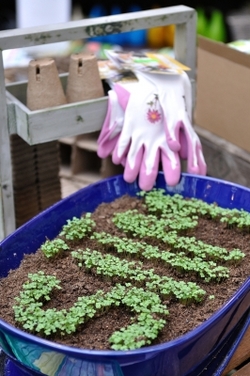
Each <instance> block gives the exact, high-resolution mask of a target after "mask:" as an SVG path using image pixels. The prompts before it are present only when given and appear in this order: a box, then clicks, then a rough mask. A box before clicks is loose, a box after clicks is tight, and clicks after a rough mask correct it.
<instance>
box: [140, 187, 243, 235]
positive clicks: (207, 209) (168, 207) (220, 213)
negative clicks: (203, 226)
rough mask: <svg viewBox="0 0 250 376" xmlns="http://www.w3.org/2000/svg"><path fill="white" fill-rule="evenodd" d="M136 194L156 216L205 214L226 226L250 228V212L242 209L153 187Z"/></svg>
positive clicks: (194, 215)
mask: <svg viewBox="0 0 250 376" xmlns="http://www.w3.org/2000/svg"><path fill="white" fill-rule="evenodd" d="M138 196H140V197H143V198H144V201H145V205H146V208H147V209H148V211H149V212H150V213H153V214H155V215H157V216H162V215H168V214H171V213H172V214H173V215H177V216H178V217H180V216H182V217H184V218H185V217H188V216H191V217H193V219H194V220H195V218H197V216H205V217H208V218H211V219H214V220H219V221H220V222H224V223H225V224H226V225H227V227H229V228H230V227H238V228H240V229H247V230H249V228H250V213H249V212H247V211H246V210H243V209H240V210H239V209H226V208H222V207H220V206H218V205H217V204H216V203H207V202H204V201H202V200H200V199H197V198H193V197H192V198H189V199H185V198H184V197H183V196H181V195H179V194H174V195H170V194H166V191H165V190H163V189H153V190H151V191H149V192H145V191H141V192H139V193H138Z"/></svg>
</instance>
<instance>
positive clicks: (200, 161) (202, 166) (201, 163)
mask: <svg viewBox="0 0 250 376" xmlns="http://www.w3.org/2000/svg"><path fill="white" fill-rule="evenodd" d="M196 150H197V151H196V152H197V156H198V164H199V174H200V175H204V176H205V175H207V164H206V162H205V158H204V155H203V151H202V146H201V144H200V145H197V146H196Z"/></svg>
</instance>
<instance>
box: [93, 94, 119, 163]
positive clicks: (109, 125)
mask: <svg viewBox="0 0 250 376" xmlns="http://www.w3.org/2000/svg"><path fill="white" fill-rule="evenodd" d="M123 121H124V110H123V108H122V107H121V105H120V103H119V101H118V98H117V94H116V92H115V91H114V90H109V92H108V110H107V113H106V117H105V120H104V123H103V126H102V129H101V132H100V135H99V137H98V140H97V144H98V150H97V154H98V156H99V157H100V158H107V157H108V156H109V155H110V154H112V152H113V150H114V148H115V145H116V142H117V140H118V137H119V135H120V133H121V130H122V127H123Z"/></svg>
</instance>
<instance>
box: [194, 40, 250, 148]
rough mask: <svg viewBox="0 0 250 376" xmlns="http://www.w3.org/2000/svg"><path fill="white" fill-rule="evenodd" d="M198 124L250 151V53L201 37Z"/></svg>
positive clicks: (197, 105) (196, 120)
mask: <svg viewBox="0 0 250 376" xmlns="http://www.w3.org/2000/svg"><path fill="white" fill-rule="evenodd" d="M196 93H197V97H196V109H195V124H197V125H198V126H199V127H201V128H204V129H206V130H208V131H209V132H212V133H213V134H215V135H216V136H219V137H221V138H223V139H225V140H226V141H228V142H230V143H232V144H234V145H236V146H238V147H240V148H242V149H244V150H245V151H248V152H250V55H247V54H245V53H243V52H240V51H237V50H234V49H233V48H231V47H228V46H227V45H225V44H223V43H220V42H215V41H212V40H209V39H206V38H203V37H199V38H198V51H197V91H196Z"/></svg>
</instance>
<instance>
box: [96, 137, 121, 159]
mask: <svg viewBox="0 0 250 376" xmlns="http://www.w3.org/2000/svg"><path fill="white" fill-rule="evenodd" d="M118 138H119V135H117V136H116V137H114V138H112V139H111V140H109V139H108V138H106V139H104V140H103V141H102V142H101V143H100V144H99V145H97V155H98V157H100V158H107V157H108V156H109V155H111V154H112V153H113V151H114V149H115V146H116V143H117V140H118Z"/></svg>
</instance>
